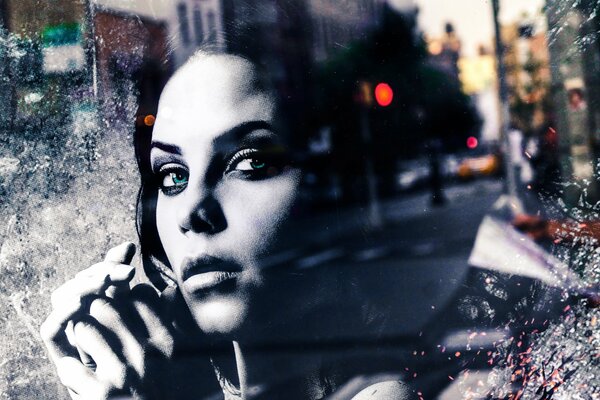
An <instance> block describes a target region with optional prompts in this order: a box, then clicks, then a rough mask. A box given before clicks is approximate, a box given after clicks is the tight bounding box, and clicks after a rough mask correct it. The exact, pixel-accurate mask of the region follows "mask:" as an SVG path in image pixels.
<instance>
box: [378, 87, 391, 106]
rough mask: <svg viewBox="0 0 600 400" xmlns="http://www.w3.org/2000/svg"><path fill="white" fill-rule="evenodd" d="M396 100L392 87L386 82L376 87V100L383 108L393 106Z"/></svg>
mask: <svg viewBox="0 0 600 400" xmlns="http://www.w3.org/2000/svg"><path fill="white" fill-rule="evenodd" d="M393 99H394V91H393V90H392V88H391V86H390V85H388V84H387V83H385V82H382V83H378V84H377V86H375V100H376V101H377V104H379V105H380V106H381V107H387V106H389V105H390V104H392V100H393Z"/></svg>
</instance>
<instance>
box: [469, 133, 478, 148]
mask: <svg viewBox="0 0 600 400" xmlns="http://www.w3.org/2000/svg"><path fill="white" fill-rule="evenodd" d="M478 144H479V141H478V140H477V138H476V137H474V136H469V138H468V139H467V147H468V148H470V149H474V148H475V147H477V145H478Z"/></svg>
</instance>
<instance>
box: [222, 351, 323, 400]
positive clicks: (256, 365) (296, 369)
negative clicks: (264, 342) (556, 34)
mask: <svg viewBox="0 0 600 400" xmlns="http://www.w3.org/2000/svg"><path fill="white" fill-rule="evenodd" d="M307 353H309V354H299V353H296V352H289V353H286V352H283V351H272V350H257V349H255V348H252V347H251V346H244V344H242V343H239V342H233V348H232V351H231V352H229V353H228V354H219V355H218V356H215V357H213V358H212V362H213V366H214V368H215V371H216V373H217V377H218V379H219V383H220V384H221V388H222V389H223V393H224V394H225V399H226V400H227V399H231V400H233V399H243V400H246V399H252V398H254V397H256V396H260V394H261V393H263V392H264V391H265V390H269V389H270V388H273V387H274V386H278V385H286V391H288V393H297V394H301V393H302V395H301V396H299V398H303V399H318V398H322V397H323V396H324V395H325V393H324V388H323V387H322V386H323V385H322V384H321V380H322V379H321V378H320V376H321V375H322V372H321V364H322V357H321V356H320V355H318V354H317V353H310V352H307Z"/></svg>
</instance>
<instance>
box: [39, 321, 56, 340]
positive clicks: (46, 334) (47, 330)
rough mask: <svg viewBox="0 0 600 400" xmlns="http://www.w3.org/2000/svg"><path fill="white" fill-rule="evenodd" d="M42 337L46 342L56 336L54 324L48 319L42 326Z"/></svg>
mask: <svg viewBox="0 0 600 400" xmlns="http://www.w3.org/2000/svg"><path fill="white" fill-rule="evenodd" d="M40 336H41V337H42V340H44V341H45V342H47V341H49V340H51V339H52V337H53V336H54V327H53V326H52V323H51V322H50V321H48V320H47V319H46V320H45V321H44V322H42V325H40Z"/></svg>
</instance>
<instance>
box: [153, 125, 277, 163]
mask: <svg viewBox="0 0 600 400" xmlns="http://www.w3.org/2000/svg"><path fill="white" fill-rule="evenodd" d="M257 130H268V131H271V132H272V131H273V127H272V126H271V124H270V123H268V122H267V121H262V120H257V121H247V122H243V123H241V124H239V125H236V126H234V127H233V128H231V129H229V130H227V131H225V132H224V133H222V134H221V135H219V137H218V138H217V140H219V139H234V140H241V139H242V138H244V137H245V136H247V135H248V134H250V133H252V132H254V131H257ZM154 148H157V149H160V150H163V151H165V152H167V153H172V154H176V155H181V154H182V151H181V148H180V147H179V146H176V145H174V144H169V143H164V142H160V141H155V140H153V141H152V143H151V144H150V150H152V149H154Z"/></svg>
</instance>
